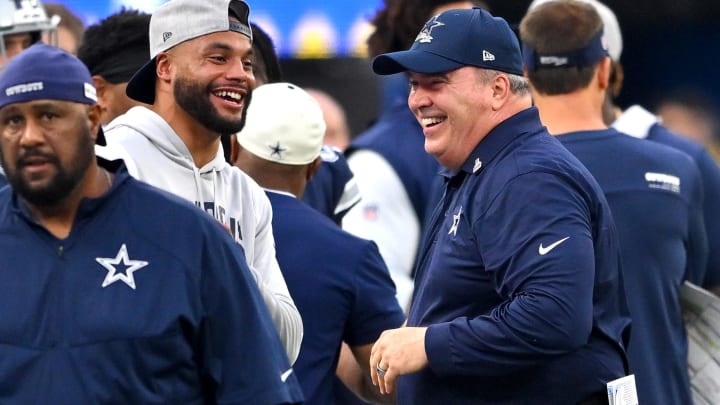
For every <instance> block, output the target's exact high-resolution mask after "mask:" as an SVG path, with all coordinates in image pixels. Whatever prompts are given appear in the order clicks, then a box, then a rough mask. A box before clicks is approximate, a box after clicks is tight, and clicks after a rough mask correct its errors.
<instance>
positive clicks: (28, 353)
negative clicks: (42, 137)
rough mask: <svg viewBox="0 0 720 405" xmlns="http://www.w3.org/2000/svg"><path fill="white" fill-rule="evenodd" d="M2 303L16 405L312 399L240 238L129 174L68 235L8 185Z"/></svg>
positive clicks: (2, 342)
mask: <svg viewBox="0 0 720 405" xmlns="http://www.w3.org/2000/svg"><path fill="white" fill-rule="evenodd" d="M0 311H1V312H2V314H1V315H0V403H2V404H22V405H27V404H48V403H52V404H98V403H104V404H171V403H173V404H180V403H182V404H215V403H223V404H284V403H299V402H301V400H302V394H301V392H300V387H299V385H298V383H297V379H296V378H295V375H294V373H293V371H292V369H290V366H289V364H288V360H287V357H286V356H285V352H284V350H283V347H282V345H281V343H280V340H279V338H278V335H277V332H276V331H275V328H274V326H273V324H272V321H271V320H270V315H269V313H268V311H267V308H266V307H265V305H264V303H263V301H262V298H261V297H260V294H259V292H258V290H257V285H256V284H255V280H254V278H253V276H252V275H251V273H250V270H249V269H248V267H247V265H246V264H245V261H244V256H243V253H242V249H241V248H240V247H239V245H238V244H236V243H235V242H234V241H233V239H232V238H231V237H230V235H229V234H228V232H227V231H225V230H224V229H222V227H221V226H220V225H219V224H218V223H217V222H216V221H215V220H214V219H213V218H211V217H210V216H209V215H207V214H205V213H203V212H202V211H200V210H198V209H197V208H195V207H194V206H192V205H191V204H189V203H188V202H186V201H182V200H180V199H179V198H178V197H175V196H172V195H170V194H168V193H165V192H163V191H160V190H158V189H155V188H152V187H151V186H149V185H146V184H144V183H140V182H138V181H136V180H134V179H132V178H131V177H129V175H128V174H127V173H126V172H124V171H123V172H121V173H118V175H117V177H116V179H115V182H114V185H113V187H112V188H111V189H110V191H108V192H107V193H106V194H105V195H103V196H101V197H99V198H97V199H85V200H83V201H82V203H81V205H80V208H79V210H78V213H77V217H76V220H75V223H74V224H73V228H72V231H71V233H70V235H69V236H68V237H67V238H65V239H62V240H59V239H57V238H56V237H54V236H53V235H52V234H50V233H49V232H47V231H46V229H45V228H43V227H42V226H40V225H38V224H37V223H36V222H35V220H33V218H32V216H31V215H30V213H29V212H28V210H27V208H26V206H25V204H24V203H22V202H21V201H19V200H18V198H17V196H16V195H14V194H13V193H12V189H11V188H10V187H6V188H4V189H2V190H1V191H0Z"/></svg>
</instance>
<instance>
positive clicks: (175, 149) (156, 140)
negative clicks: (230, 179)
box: [105, 106, 227, 174]
mask: <svg viewBox="0 0 720 405" xmlns="http://www.w3.org/2000/svg"><path fill="white" fill-rule="evenodd" d="M118 126H125V127H128V128H131V129H133V130H135V131H137V132H139V133H140V134H142V135H143V136H144V137H145V138H147V139H148V140H149V141H150V142H151V143H152V144H153V145H155V146H156V147H157V148H158V150H159V151H160V152H161V153H162V154H164V155H165V156H167V158H168V159H170V160H172V161H173V162H174V163H176V164H178V165H180V166H183V167H186V168H188V169H191V170H198V171H199V173H200V174H205V173H209V172H212V171H213V170H215V171H221V170H223V169H224V168H225V167H226V166H227V162H225V155H224V152H223V148H222V144H220V143H218V150H217V153H216V154H215V157H214V158H213V159H212V160H211V161H210V162H208V163H207V164H205V165H204V166H203V167H200V168H198V167H197V166H196V165H195V162H194V161H193V158H192V155H191V154H190V150H189V149H188V147H187V146H186V145H185V143H184V142H183V140H182V139H181V138H180V137H179V136H178V135H177V134H176V133H175V131H174V130H173V129H172V127H171V126H170V124H168V123H167V121H165V119H163V118H162V117H161V116H159V115H158V114H156V113H155V112H154V111H152V110H150V109H148V108H146V107H142V106H137V107H133V108H131V109H130V110H128V111H127V112H126V113H125V114H123V115H120V116H118V117H117V118H115V119H114V120H113V121H112V122H110V123H109V124H108V125H107V127H106V128H105V131H107V132H110V131H112V130H113V128H114V127H118Z"/></svg>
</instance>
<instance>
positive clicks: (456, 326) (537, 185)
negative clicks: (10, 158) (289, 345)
mask: <svg viewBox="0 0 720 405" xmlns="http://www.w3.org/2000/svg"><path fill="white" fill-rule="evenodd" d="M429 226H430V232H428V234H427V237H426V238H425V240H424V241H423V243H422V246H421V250H420V255H419V258H418V266H417V275H416V288H415V294H414V297H413V303H412V306H411V308H410V314H409V318H408V326H429V328H428V330H427V335H426V337H425V350H426V352H427V356H428V360H429V366H428V367H426V368H425V369H423V370H421V371H420V372H417V373H414V374H410V375H407V376H402V377H400V378H399V379H398V401H399V403H400V404H439V403H447V404H451V403H452V404H481V403H493V404H498V403H508V404H522V403H538V401H540V402H542V403H552V404H565V403H568V404H572V403H576V402H578V401H580V400H582V399H584V398H586V397H588V396H590V395H593V394H597V393H601V392H603V391H604V390H605V383H606V382H608V381H610V380H613V379H615V378H618V377H621V376H623V375H625V372H626V370H625V365H626V356H625V345H626V343H627V334H628V332H629V324H630V318H629V316H628V313H627V307H626V303H625V298H624V294H623V284H622V278H621V264H620V256H619V249H618V241H617V236H616V233H615V225H614V223H613V220H612V217H611V215H610V211H609V208H608V204H607V201H606V200H605V197H604V196H603V193H602V191H601V189H600V187H599V186H598V184H597V182H596V181H595V180H594V179H593V177H592V176H591V175H590V173H588V171H587V169H585V168H584V167H583V165H582V164H581V163H580V162H579V161H578V160H577V159H576V158H575V157H573V156H572V155H571V154H570V153H569V152H568V151H567V150H566V149H565V148H564V147H563V146H562V145H561V144H560V143H559V142H558V141H557V140H556V139H554V138H553V137H552V136H550V135H549V134H548V133H547V131H546V129H545V128H544V127H543V126H542V124H541V123H540V120H539V116H538V111H537V109H536V108H534V107H533V108H529V109H527V110H524V111H522V112H520V113H518V114H516V115H515V116H513V117H511V118H509V119H507V120H506V121H504V122H502V123H501V124H500V125H498V126H497V127H496V128H494V129H493V130H492V131H491V132H490V133H489V134H488V135H487V136H486V137H485V138H484V139H483V140H482V141H481V142H480V143H479V144H478V145H477V147H476V148H475V150H473V151H472V152H471V153H470V156H469V157H468V159H467V161H466V163H465V164H464V165H463V167H462V168H461V170H460V171H459V172H457V173H453V174H451V175H450V176H449V178H448V181H447V184H446V190H445V195H444V197H443V200H442V201H441V203H440V204H439V206H438V208H437V209H436V211H435V213H434V214H433V217H432V220H431V223H430V225H429Z"/></svg>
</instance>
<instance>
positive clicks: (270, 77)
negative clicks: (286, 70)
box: [250, 22, 283, 83]
mask: <svg viewBox="0 0 720 405" xmlns="http://www.w3.org/2000/svg"><path fill="white" fill-rule="evenodd" d="M250 29H251V30H252V33H253V48H255V49H256V50H257V52H258V53H259V55H255V57H256V58H258V57H259V58H261V59H262V61H263V63H264V65H265V72H264V73H265V76H267V82H268V83H277V82H280V81H282V76H283V75H282V71H281V70H280V61H279V60H278V56H277V52H276V51H275V44H274V43H273V40H272V38H270V35H268V33H267V32H265V31H263V29H262V28H260V26H258V25H257V24H255V23H252V22H251V23H250Z"/></svg>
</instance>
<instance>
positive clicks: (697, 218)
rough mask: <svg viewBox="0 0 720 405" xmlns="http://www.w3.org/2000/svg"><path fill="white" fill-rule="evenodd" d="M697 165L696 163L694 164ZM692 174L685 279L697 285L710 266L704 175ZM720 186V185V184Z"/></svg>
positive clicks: (700, 283) (695, 172)
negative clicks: (705, 214) (704, 210)
mask: <svg viewBox="0 0 720 405" xmlns="http://www.w3.org/2000/svg"><path fill="white" fill-rule="evenodd" d="M692 167H693V168H695V167H696V165H695V164H693V165H692ZM691 174H692V176H688V177H690V178H691V179H693V180H694V181H693V183H692V185H691V187H692V188H691V190H692V191H691V193H690V195H689V196H688V197H689V199H690V200H689V201H688V204H689V206H690V209H689V214H690V215H689V223H688V241H687V269H686V272H685V280H688V281H690V282H692V283H694V284H696V285H702V284H703V281H704V280H705V279H706V272H707V271H709V270H710V269H709V268H708V260H709V256H708V235H707V230H706V228H705V225H706V222H705V216H704V213H703V209H707V208H706V207H704V200H703V199H704V193H705V190H704V189H703V184H702V177H701V175H700V172H699V171H692V172H691ZM718 187H720V185H719V186H718Z"/></svg>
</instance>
